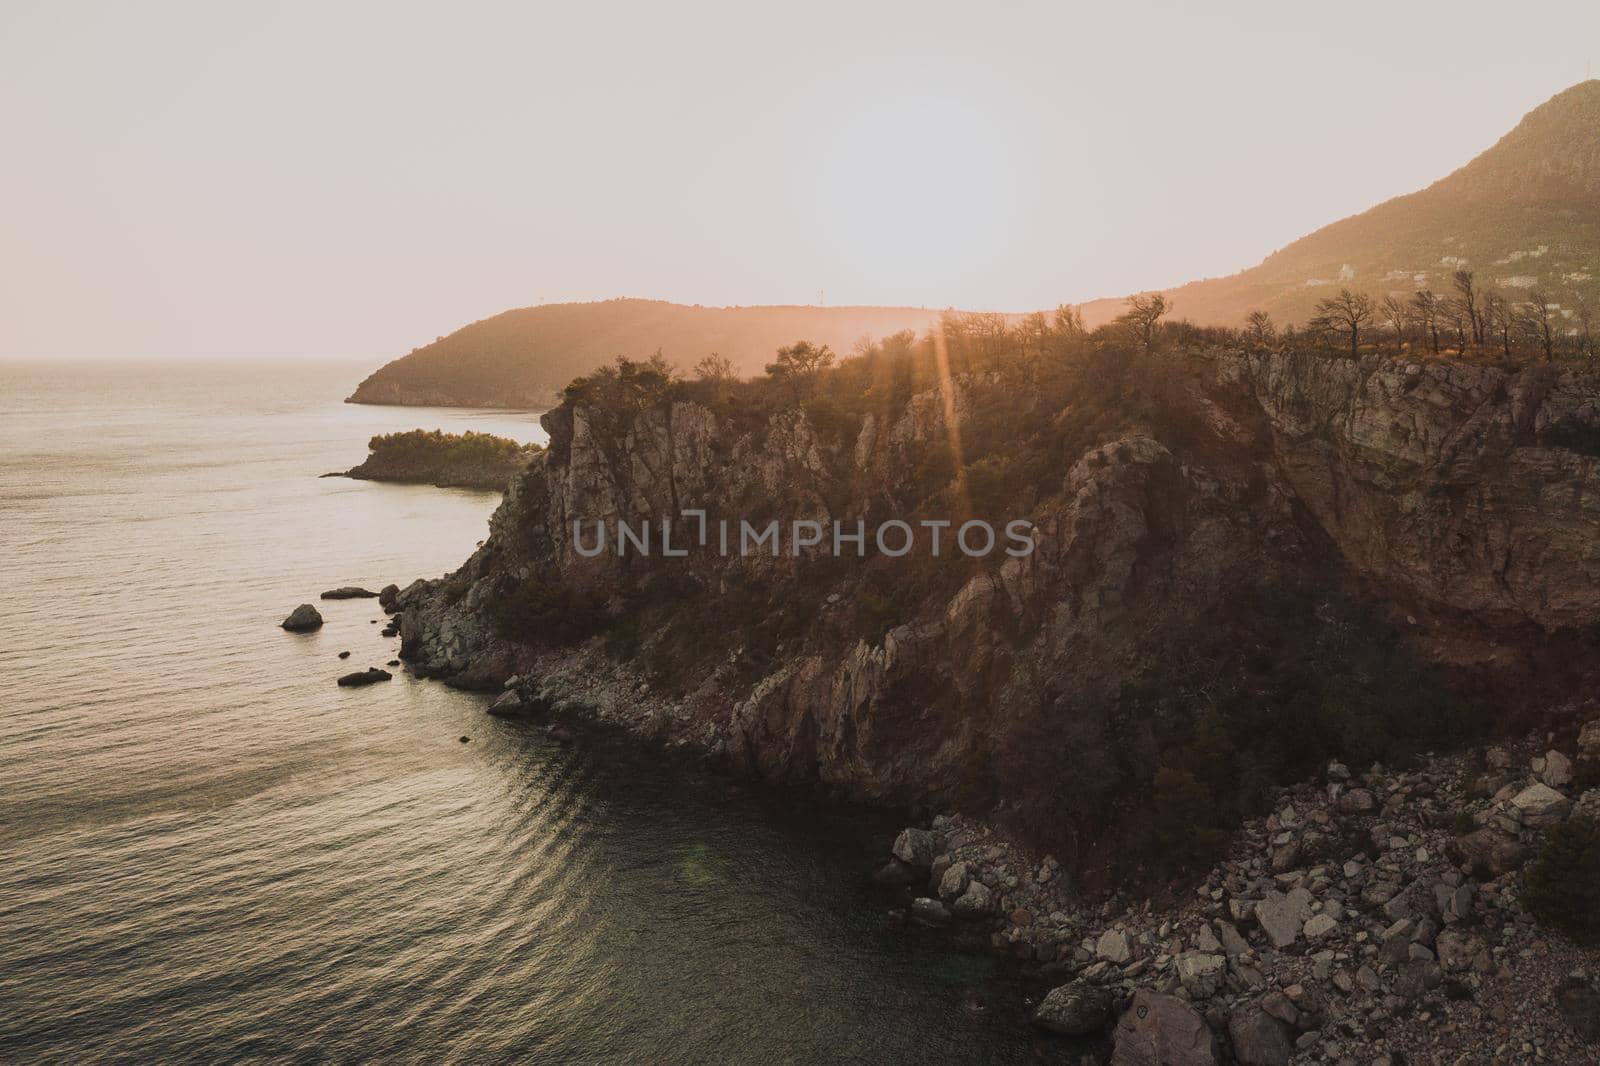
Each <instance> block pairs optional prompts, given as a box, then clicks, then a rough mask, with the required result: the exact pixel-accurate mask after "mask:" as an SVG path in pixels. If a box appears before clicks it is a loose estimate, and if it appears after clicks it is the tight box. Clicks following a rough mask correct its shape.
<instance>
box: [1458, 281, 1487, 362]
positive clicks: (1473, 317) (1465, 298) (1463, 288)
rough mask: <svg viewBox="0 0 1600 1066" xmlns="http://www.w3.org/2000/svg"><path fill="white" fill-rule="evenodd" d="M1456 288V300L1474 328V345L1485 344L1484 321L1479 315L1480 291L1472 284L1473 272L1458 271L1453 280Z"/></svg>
mask: <svg viewBox="0 0 1600 1066" xmlns="http://www.w3.org/2000/svg"><path fill="white" fill-rule="evenodd" d="M1451 282H1452V284H1454V285H1455V287H1456V300H1457V302H1458V303H1459V305H1460V307H1461V311H1462V312H1463V313H1464V314H1465V315H1466V318H1467V323H1468V324H1469V325H1470V326H1471V327H1472V343H1473V344H1482V343H1483V320H1482V318H1481V317H1479V314H1478V291H1477V289H1476V288H1474V287H1473V284H1472V271H1470V270H1458V271H1456V272H1455V276H1454V277H1453V278H1452V279H1451Z"/></svg>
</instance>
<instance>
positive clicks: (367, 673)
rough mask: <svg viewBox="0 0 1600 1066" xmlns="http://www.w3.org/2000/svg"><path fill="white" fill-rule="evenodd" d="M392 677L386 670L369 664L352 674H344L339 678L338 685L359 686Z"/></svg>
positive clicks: (346, 686)
mask: <svg viewBox="0 0 1600 1066" xmlns="http://www.w3.org/2000/svg"><path fill="white" fill-rule="evenodd" d="M392 677H394V675H393V674H391V673H390V672H389V671H387V670H380V669H378V668H377V667H376V666H369V667H367V668H366V669H365V670H358V671H356V672H355V673H353V674H345V675H344V676H343V677H341V678H340V679H339V687H340V688H360V687H361V686H363V685H375V684H377V683H378V682H379V681H388V680H389V679H390V678H392Z"/></svg>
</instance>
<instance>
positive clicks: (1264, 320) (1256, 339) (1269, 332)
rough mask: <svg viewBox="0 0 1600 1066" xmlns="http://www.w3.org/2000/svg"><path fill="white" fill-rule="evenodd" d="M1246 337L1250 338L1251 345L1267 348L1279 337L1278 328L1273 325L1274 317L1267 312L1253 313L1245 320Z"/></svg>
mask: <svg viewBox="0 0 1600 1066" xmlns="http://www.w3.org/2000/svg"><path fill="white" fill-rule="evenodd" d="M1244 333H1245V336H1246V337H1248V338H1250V343H1251V344H1254V345H1257V346H1259V347H1262V348H1265V347H1266V346H1267V345H1269V344H1271V343H1272V342H1273V341H1274V340H1276V339H1277V337H1278V327H1277V326H1275V325H1273V324H1272V316H1271V315H1269V314H1267V313H1266V312H1265V311H1251V312H1250V314H1248V315H1247V316H1245V320H1244Z"/></svg>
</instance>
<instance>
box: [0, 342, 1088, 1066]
mask: <svg viewBox="0 0 1600 1066" xmlns="http://www.w3.org/2000/svg"><path fill="white" fill-rule="evenodd" d="M361 373H362V371H361V368H357V367H351V366H333V367H328V366H320V367H319V366H310V365H306V366H281V365H280V366H277V367H272V368H266V367H249V366H246V367H239V366H234V367H229V368H226V369H217V368H197V367H192V366H167V367H155V366H138V367H130V366H126V365H124V366H87V365H78V366H68V367H55V368H50V367H42V366H24V365H0V564H3V570H0V573H3V581H4V586H3V587H4V593H3V595H0V722H3V730H0V1060H3V1061H6V1062H17V1061H41V1060H50V1061H69V1062H85V1061H105V1060H116V1061H167V1062H170V1061H180V1060H206V1061H238V1060H253V1061H259V1060H293V1061H330V1060H331V1061H348V1060H355V1059H382V1060H388V1061H441V1060H444V1061H461V1062H497V1061H512V1060H522V1061H548V1062H641V1063H643V1062H649V1063H669V1062H682V1063H701V1062H750V1063H764V1064H770V1063H779V1062H862V1063H889V1062H907V1063H912V1062H917V1063H920V1062H930V1061H962V1062H1011V1061H1024V1060H1026V1061H1037V1060H1038V1058H1039V1057H1040V1056H1041V1055H1043V1056H1045V1057H1049V1058H1054V1057H1056V1056H1058V1055H1060V1054H1062V1053H1064V1050H1065V1049H1063V1048H1061V1047H1059V1046H1057V1045H1050V1044H1040V1043H1038V1042H1036V1040H1035V1038H1034V1037H1032V1036H1030V1035H1029V1034H1028V1033H1027V1031H1026V1030H1025V1029H1023V1028H1021V1027H1019V1026H1017V1025H1016V1023H1015V1019H1006V1018H1001V1017H999V1016H998V1012H993V1013H989V1014H984V1013H981V1012H973V1011H970V1010H967V1009H965V1008H964V1006H963V1002H964V1000H965V999H966V998H967V996H968V995H969V992H970V991H971V990H973V989H977V990H979V992H980V994H989V995H991V996H993V998H995V999H996V1000H1002V999H1004V998H1005V997H1004V996H1003V995H999V994H998V993H996V992H995V986H994V985H993V983H992V982H993V981H994V979H995V975H994V973H993V970H992V964H991V963H990V962H989V961H987V960H986V959H983V958H981V957H975V956H963V955H958V954H955V953H953V952H951V951H950V950H948V948H947V947H946V946H945V945H944V944H943V943H942V942H940V941H939V940H938V938H937V937H936V936H934V935H932V934H928V933H924V932H921V931H916V930H904V929H895V928H891V927H888V926H886V925H885V923H884V922H883V919H882V915H883V911H884V907H885V900H884V899H883V898H882V897H881V896H879V895H878V894H877V893H876V892H875V891H874V890H873V889H871V888H870V886H867V885H865V884H864V883H863V880H862V875H863V871H864V870H865V869H866V868H867V867H868V866H869V864H870V863H871V861H872V860H873V859H874V858H875V857H876V856H877V854H878V853H879V852H881V850H882V848H883V846H884V842H885V839H886V838H885V835H884V834H885V833H886V832H887V830H888V829H889V826H887V825H884V824H881V823H876V822H872V821H869V820H867V819H864V818H863V817H862V816H859V815H848V814H844V813H840V812H832V811H824V810H815V809H808V808H806V807H803V806H797V805H795V803H794V802H793V801H791V800H785V799H783V798H780V797H773V796H767V795H762V794H759V793H753V792H749V791H745V790H741V789H737V788H733V787H730V786H728V785H726V784H724V783H717V782H705V781H702V782H694V781H686V780H685V779H684V778H683V776H682V775H681V774H674V773H671V772H668V771H667V770H665V769H662V768H658V767H654V766H652V765H650V764H649V763H648V762H646V761H641V760H624V759H620V758H617V757H616V756H615V755H614V754H613V755H605V754H601V753H598V752H597V751H596V750H593V749H591V748H589V747H586V746H584V745H579V746H577V747H575V748H563V747H560V746H557V745H554V744H552V743H551V742H549V741H547V740H545V739H544V738H543V736H542V735H541V734H540V733H539V732H538V731H537V730H536V729H534V728H532V727H530V726H527V725H522V724H519V723H513V722H502V721H497V720H494V719H490V718H488V717H487V716H486V715H485V714H484V713H483V708H484V702H485V698H484V697H482V696H475V695H469V694H464V693H459V692H454V691H451V690H449V689H447V688H445V687H443V686H441V685H437V684H433V683H428V682H421V681H417V680H414V679H412V678H410V677H409V676H407V675H405V674H404V673H401V672H397V676H396V678H395V680H394V681H392V682H390V683H388V684H384V685H378V686H374V687H372V688H367V689H354V690H348V689H339V688H337V687H335V685H334V680H335V678H336V677H337V676H338V675H339V674H341V673H344V672H347V671H349V670H352V669H356V668H360V667H365V666H368V665H381V664H383V663H384V662H386V661H387V660H389V659H391V658H394V657H395V654H396V651H397V648H396V642H395V641H394V640H386V639H384V638H382V637H381V636H380V635H379V629H380V628H381V626H379V625H373V624H371V620H372V619H375V618H380V617H381V615H380V614H379V613H378V610H377V608H376V606H375V605H374V604H373V603H372V601H347V602H337V603H326V604H320V605H319V606H320V607H321V609H322V611H323V614H324V616H325V617H326V619H327V624H326V625H325V626H324V627H323V629H322V630H321V631H319V632H317V633H315V634H311V635H306V636H296V635H291V634H287V633H284V632H283V631H282V630H280V629H278V628H277V623H278V622H279V621H280V620H281V619H282V617H283V616H284V615H285V614H286V613H287V612H288V611H289V609H290V608H292V607H293V606H294V605H295V604H297V603H300V602H304V601H314V600H315V599H316V594H317V593H318V592H319V591H320V590H322V589H324V588H329V587H332V586H335V585H341V584H364V585H367V586H369V587H372V588H378V587H380V586H381V585H383V584H386V583H388V582H390V581H394V582H398V583H400V584H402V585H403V584H405V583H406V582H407V581H409V580H411V579H412V578H414V577H418V576H432V575H438V574H440V573H443V572H444V571H446V570H448V569H450V568H451V567H453V566H454V565H456V564H457V563H459V562H460V561H461V560H462V559H464V558H465V557H466V555H467V554H468V553H469V552H470V551H471V549H472V547H473V545H474V543H475V542H476V541H477V540H478V539H480V538H481V537H482V536H483V535H484V533H485V522H486V520H487V518H488V516H489V513H490V512H491V510H492V509H493V507H494V505H495V503H496V502H497V497H496V496H494V495H486V494H481V493H470V492H463V491H447V490H439V489H432V488H426V487H409V486H405V487H402V486H393V485H379V484H373V483H368V482H356V481H348V480H344V479H323V480H319V479H318V478H317V475H318V474H321V473H323V472H325V471H328V470H332V469H342V468H344V467H348V466H351V465H353V464H355V463H356V462H359V461H360V460H361V458H362V457H363V456H364V455H365V450H366V449H365V444H366V440H367V438H368V437H370V436H371V435H372V434H374V433H378V432H386V431H391V430H398V429H408V428H412V427H415V426H423V427H425V428H443V429H447V430H461V429H466V428H472V429H479V430H488V431H491V432H496V433H501V434H504V435H508V436H513V437H518V438H520V439H524V440H538V439H541V437H542V434H541V433H540V431H539V429H538V425H537V422H536V421H535V420H534V418H533V417H532V416H529V415H524V414H518V413H514V412H498V413H497V412H483V411H448V410H426V409H410V410H406V409H398V408H372V407H353V406H350V405H345V404H342V403H340V402H339V400H340V398H341V397H342V396H344V395H345V394H347V393H348V392H349V390H350V389H351V388H352V387H353V386H354V384H355V382H356V381H357V380H358V379H359V378H360V376H361ZM344 650H348V651H350V652H351V657H350V658H349V660H347V661H341V660H339V659H338V658H337V657H336V656H337V654H338V652H340V651H344ZM462 735H467V736H470V737H471V742H470V743H467V744H462V743H460V742H459V740H458V738H459V737H460V736H462Z"/></svg>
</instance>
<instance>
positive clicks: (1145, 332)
mask: <svg viewBox="0 0 1600 1066" xmlns="http://www.w3.org/2000/svg"><path fill="white" fill-rule="evenodd" d="M1171 310H1172V304H1171V303H1169V302H1168V301H1167V298H1166V296H1165V295H1164V294H1162V293H1159V292H1146V293H1141V294H1140V295H1138V296H1130V297H1128V309H1127V310H1126V311H1124V312H1122V314H1120V315H1118V316H1117V324H1118V325H1120V326H1121V327H1122V328H1123V329H1125V330H1127V331H1128V333H1129V334H1130V335H1131V336H1132V337H1133V339H1134V340H1135V341H1137V342H1138V344H1139V347H1141V348H1143V349H1144V350H1145V351H1147V352H1148V351H1149V350H1150V346H1151V345H1152V344H1154V343H1155V339H1156V325H1157V323H1159V322H1160V321H1161V319H1162V316H1164V315H1165V314H1166V313H1167V312H1168V311H1171Z"/></svg>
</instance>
